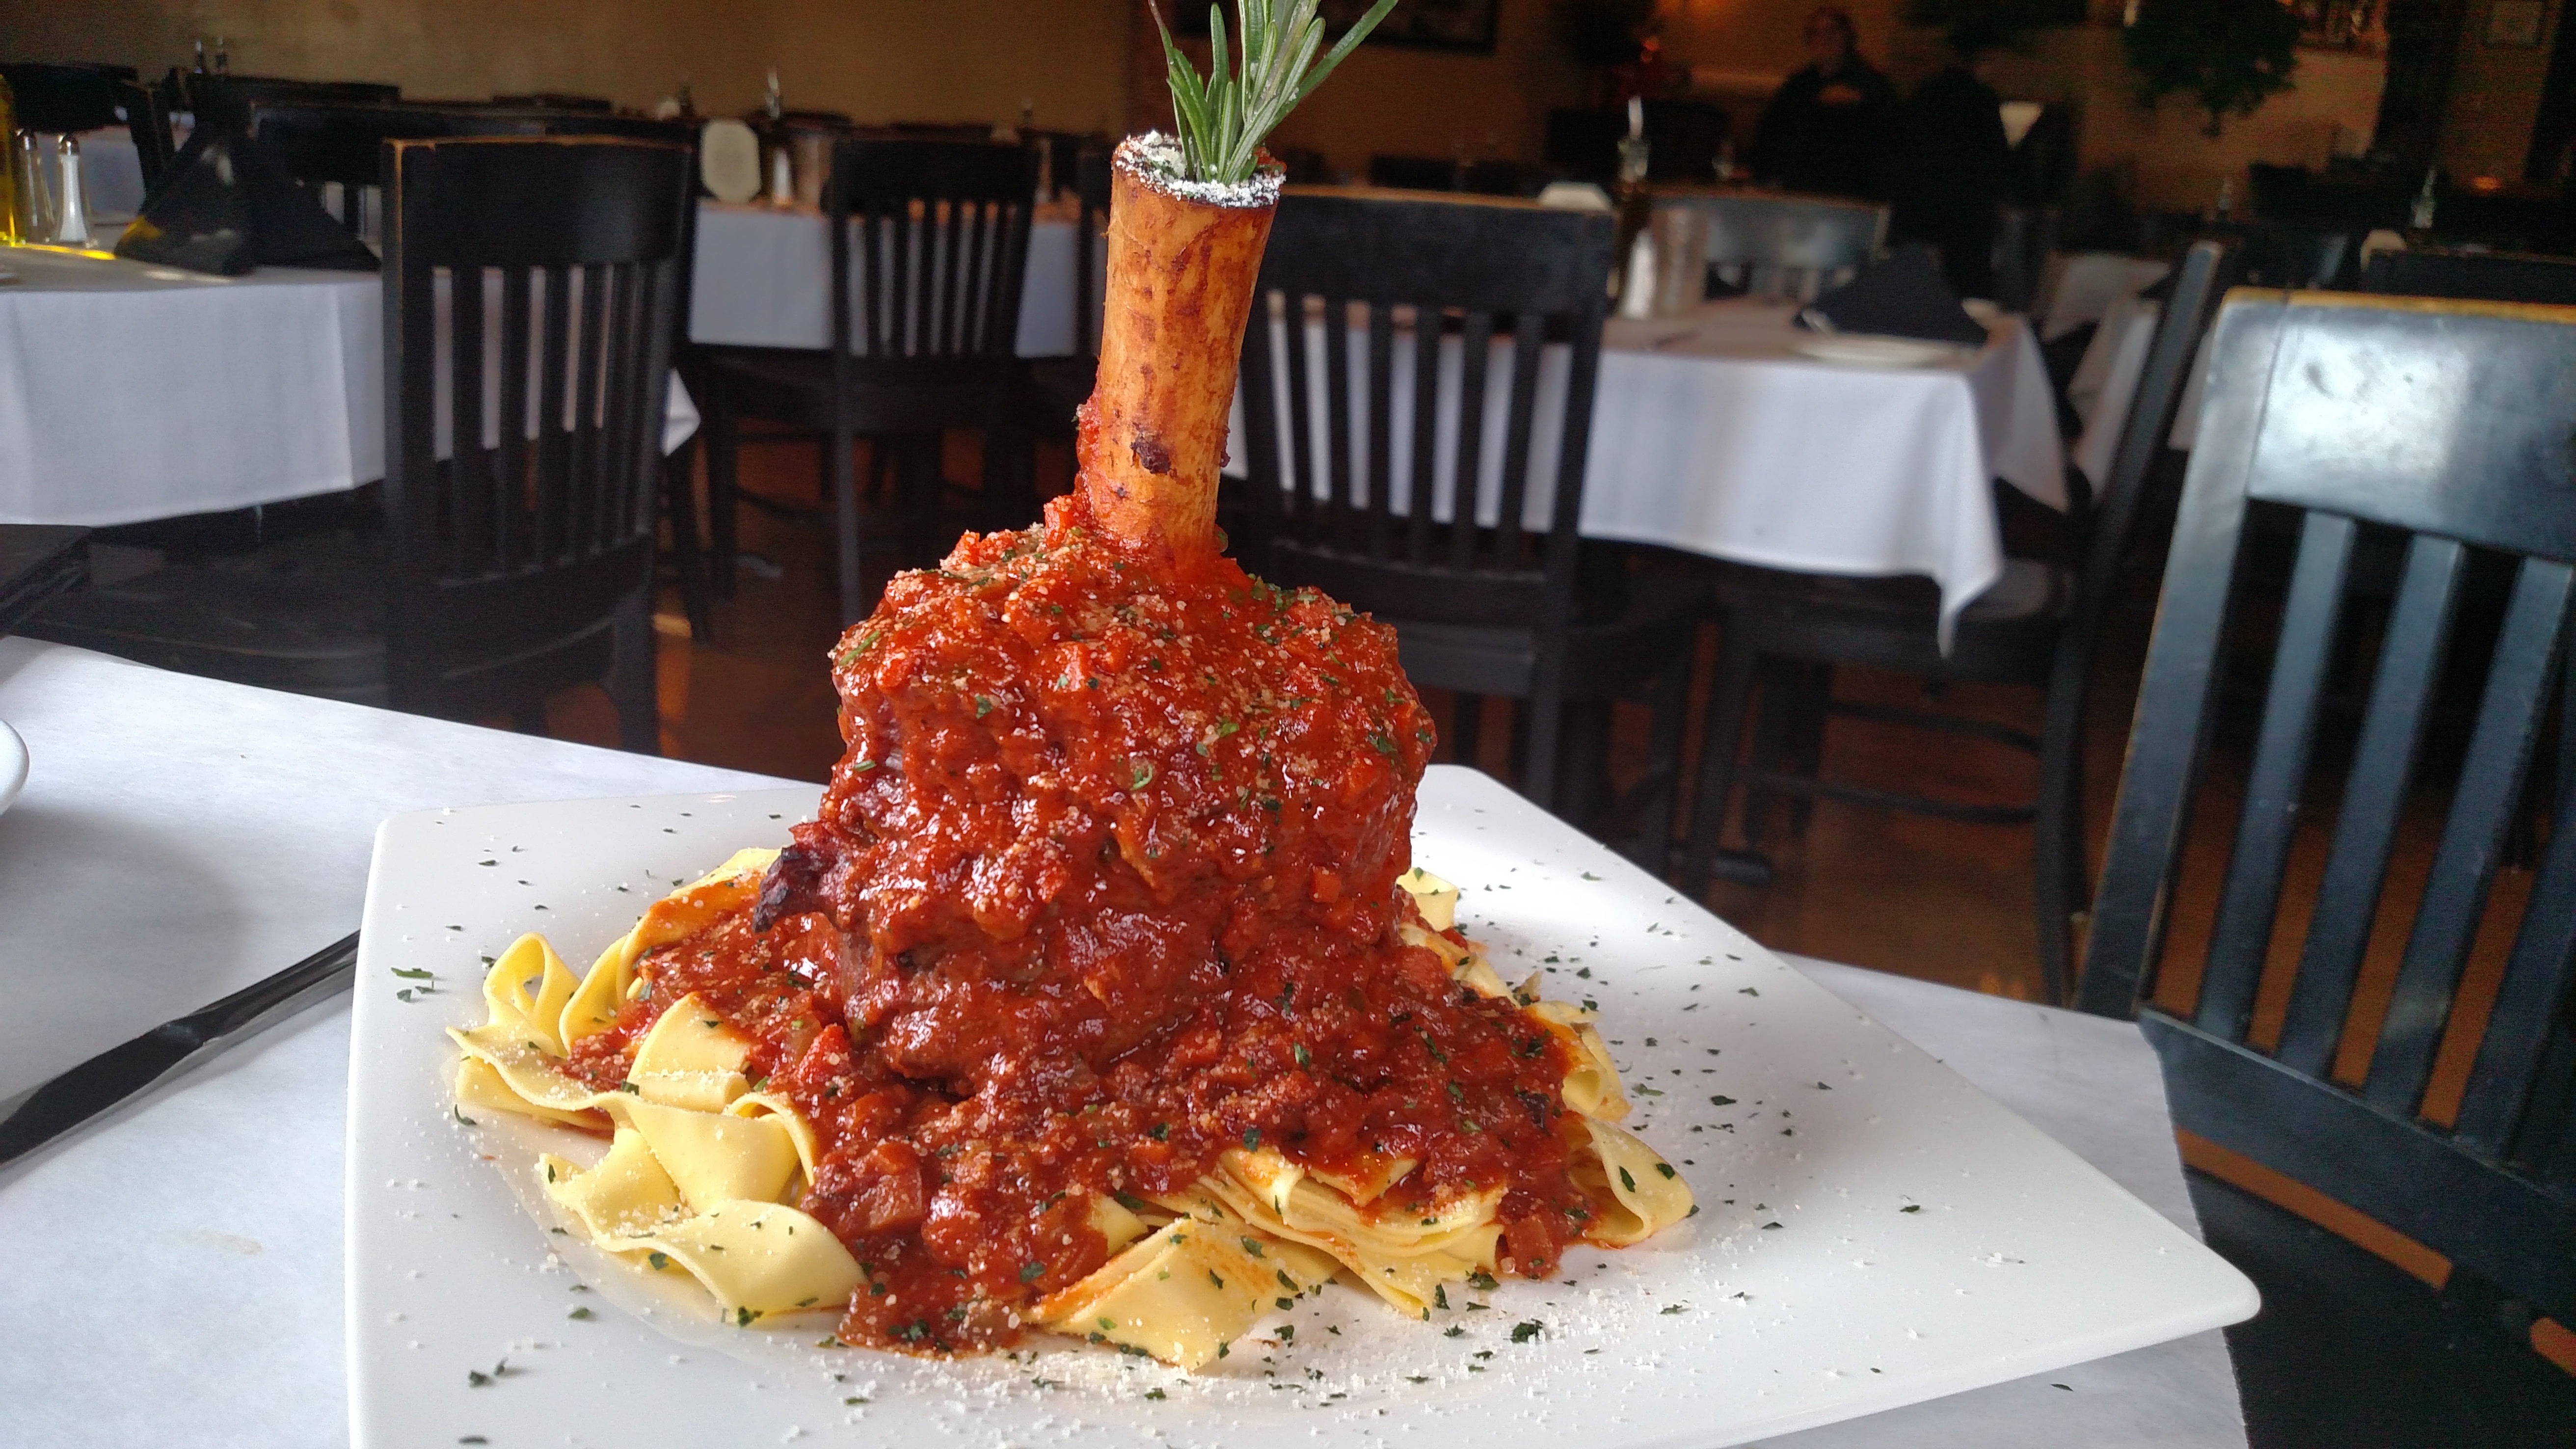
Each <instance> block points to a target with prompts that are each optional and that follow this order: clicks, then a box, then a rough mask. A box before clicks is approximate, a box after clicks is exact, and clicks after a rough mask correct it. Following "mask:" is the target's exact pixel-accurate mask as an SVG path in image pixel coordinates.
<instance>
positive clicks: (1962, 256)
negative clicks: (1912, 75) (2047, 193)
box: [1888, 33, 2012, 297]
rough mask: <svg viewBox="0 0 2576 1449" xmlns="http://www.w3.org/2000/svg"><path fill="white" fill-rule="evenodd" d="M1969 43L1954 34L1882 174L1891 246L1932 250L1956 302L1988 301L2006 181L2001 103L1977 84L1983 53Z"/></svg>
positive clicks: (2008, 155) (1902, 124)
mask: <svg viewBox="0 0 2576 1449" xmlns="http://www.w3.org/2000/svg"><path fill="white" fill-rule="evenodd" d="M1977 40H1978V38H1977V37H1976V36H1974V35H1972V34H1965V33H1954V34H1953V35H1952V37H1951V41H1950V45H1951V55H1952V59H1951V61H1950V64H1949V65H1948V66H1946V67H1944V68H1943V69H1942V70H1941V71H1939V72H1938V73H1936V74H1934V75H1932V76H1931V77H1929V78H1927V79H1926V80H1925V81H1924V82H1923V84H1922V85H1920V86H1918V87H1916V88H1915V91H1914V95H1913V96H1912V98H1910V99H1909V100H1907V101H1906V103H1905V106H1904V109H1903V110H1902V111H1901V112H1899V114H1898V117H1897V123H1896V138H1895V145H1894V146H1892V147H1891V148H1890V153H1889V154H1890V158H1891V161H1892V163H1893V164H1892V165H1891V166H1890V167H1889V170H1888V181H1889V186H1888V190H1889V198H1888V199H1889V200H1891V201H1893V202H1895V203H1896V212H1895V215H1894V216H1893V217H1892V218H1890V231H1891V233H1892V235H1891V240H1895V241H1919V242H1923V243H1926V244H1928V245H1930V246H1932V247H1933V248H1935V249H1937V250H1938V251H1939V252H1940V253H1941V272H1942V275H1943V276H1945V277H1947V278H1948V279H1949V282H1950V288H1951V290H1952V291H1955V292H1957V293H1958V294H1959V295H1960V296H1962V297H1992V296H1993V295H1994V287H1995V262H1994V254H1995V227H1996V224H1997V209H1998V208H1999V207H2001V206H2002V204H2003V202H2004V198H2005V194H2006V192H2007V191H2008V190H2009V188H2010V183H2011V176H2012V143H2011V142H2010V141H2009V140H2007V139H2005V136H2004V121H2003V97H2002V96H2001V95H1999V94H1997V93H1996V91H1995V88H1994V87H1993V86H1990V85H1988V84H1986V83H1985V82H1984V81H1982V80H1980V79H1978V78H1977V71H1976V64H1977V57H1978V56H1979V55H1980V54H1982V53H1984V50H1985V47H1984V46H1982V45H1980V44H1978V43H1977Z"/></svg>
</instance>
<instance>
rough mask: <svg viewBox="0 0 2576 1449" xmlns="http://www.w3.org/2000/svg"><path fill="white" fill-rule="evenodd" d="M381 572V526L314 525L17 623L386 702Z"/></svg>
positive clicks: (178, 665)
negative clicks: (373, 530)
mask: <svg viewBox="0 0 2576 1449" xmlns="http://www.w3.org/2000/svg"><path fill="white" fill-rule="evenodd" d="M386 573H387V552H386V549H385V546H384V540H383V538H382V536H381V535H376V534H353V533H328V534H317V535H311V536H307V537H301V538H293V539H287V540H284V541H282V542H277V543H270V544H264V545H261V546H260V547H257V548H254V549H251V550H248V551H247V552H243V553H238V554H232V555H227V556H223V557H219V558H212V559H207V560H203V561H199V562H190V563H175V564H171V565H169V566H167V567H164V568H160V569H156V570H154V571H152V572H151V573H148V574H144V575H141V576H139V577H136V578H132V579H128V580H125V581H123V582H120V583H115V584H106V585H100V586H95V587H92V588H87V589H81V590H77V591H75V592H73V593H70V594H66V595H64V596H63V597H61V598H59V599H56V600H55V601H54V602H53V603H52V604H51V605H49V606H47V607H46V609H45V610H44V611H43V612H42V613H40V614H38V615H37V616H36V617H35V618H33V619H30V620H28V621H27V622H26V624H25V625H23V626H22V627H21V630H20V632H22V633H25V634H28V635H31V636H33V637H35V638H39V639H50V640H52V641H54V642H56V643H59V644H74V645H78V646H80V647H81V648H84V649H95V650H98V651H99V652H101V653H104V654H114V655H118V656H120V657H122V658H126V659H132V660H136V661H138V662H140V663H144V664H152V665H157V666H159V667H161V668H164V669H175V670H178V671H180V672H182V673H186V674H196V675H203V676H207V677H210V678H216V679H228V680H231V681H233V682H235V683H238V684H255V685H260V686H264V687H267V688H271V689H284V690H290V691H293V692H295V693H298V694H314V695H321V696H324V697H326V698H331V699H345V700H351V701H355V702H358V703H363V704H379V705H380V704H384V703H386V702H387V685H386V670H385V617H386V607H387V604H386V597H385V578H386Z"/></svg>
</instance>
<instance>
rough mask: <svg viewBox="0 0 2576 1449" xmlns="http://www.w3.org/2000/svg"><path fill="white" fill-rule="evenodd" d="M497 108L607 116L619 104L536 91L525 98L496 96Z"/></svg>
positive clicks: (601, 98)
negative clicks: (511, 107) (507, 107)
mask: <svg viewBox="0 0 2576 1449" xmlns="http://www.w3.org/2000/svg"><path fill="white" fill-rule="evenodd" d="M492 104H494V105H496V106H518V107H524V108H526V109H528V110H536V111H581V112H585V113H591V114H600V115H605V114H607V113H609V112H611V111H614V110H616V109H617V103H616V102H615V101H612V100H610V99H609V98H608V97H606V96H577V95H570V94H567V93H565V92H563V91H534V92H531V93H529V94H527V95H523V96H494V97H493V98H492Z"/></svg>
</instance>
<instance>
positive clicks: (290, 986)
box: [0, 931, 358, 1163]
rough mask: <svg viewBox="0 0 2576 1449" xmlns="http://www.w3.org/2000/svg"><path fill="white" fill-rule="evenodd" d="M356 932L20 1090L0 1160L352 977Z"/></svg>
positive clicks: (3, 1130)
mask: <svg viewBox="0 0 2576 1449" xmlns="http://www.w3.org/2000/svg"><path fill="white" fill-rule="evenodd" d="M357 971H358V933H357V932H355V931H351V932H350V933H349V934H347V935H345V936H343V937H341V938H340V939H339V940H337V941H334V942H332V943H331V944H330V945H328V946H325V947H323V948H322V949H321V950H319V951H316V952H314V953H313V954H312V955H310V956H307V957H305V958H304V959H303V960H301V961H298V962H296V963H295V964H294V965H292V966H289V967H287V968H286V969H285V970H283V971H280V972H278V973H277V974H276V975H274V976H271V977H269V978H267V979H266V980H264V981H257V982H253V983H252V984H251V985H248V986H245V987H243V988H242V989H241V990H239V991H236V992H234V993H233V994H232V995H230V996H227V997H225V998H223V999H222V1000H220V1001H217V1002H215V1003H214V1004H212V1005H210V1006H206V1007H203V1008H200V1009H199V1010H196V1011H193V1012H190V1013H189V1014H188V1015H186V1016H182V1017H179V1018H177V1019H175V1020H172V1021H165V1022H163V1023H161V1024H160V1025H159V1026H156V1027H154V1028H152V1029H151V1030H150V1031H147V1032H145V1033H144V1034H143V1035H141V1036H138V1037H136V1038H134V1039H133V1040H132V1041H129V1042H126V1043H124V1044H122V1045H119V1046H113V1047H110V1048H108V1049H107V1050H106V1051H103V1052H100V1053H99V1054H98V1055H97V1056H94V1057H91V1058H90V1059H89V1060H88V1061H85V1062H83V1063H81V1064H80V1065H79V1066H76V1067H74V1068H72V1069H71V1070H70V1071H67V1072H64V1073H63V1074H62V1075H61V1076H58V1077H56V1078H54V1079H53V1080H52V1081H49V1082H47V1083H45V1084H44V1085H43V1086H41V1087H38V1088H36V1089H35V1090H34V1091H33V1092H30V1093H28V1094H27V1095H26V1096H25V1097H24V1098H22V1099H21V1100H20V1102H19V1104H18V1108H17V1110H16V1111H13V1112H11V1113H10V1114H9V1116H8V1118H7V1119H6V1120H0V1163H9V1162H13V1161H15V1160H17V1159H18V1158H20V1157H23V1156H25V1155H26V1154H27V1153H29V1152H32V1151H34V1150H35V1149H37V1148H39V1147H41V1146H43V1145H44V1144H46V1143H48V1142H51V1141H53V1140H54V1139H55V1138H57V1137H60V1136H61V1135H63V1134H64V1133H65V1132H68V1131H70V1130H71V1129H73V1128H74V1127H77V1126H79V1125H80V1124H82V1123H83V1122H86V1121H88V1120H89V1119H90V1118H92V1117H95V1116H97V1115H98V1114H99V1113H101V1112H104V1111H106V1110H107V1109H108V1108H110V1107H113V1106H115V1105H116V1104H117V1103H119V1102H122V1101H124V1100H125V1099H126V1098H128V1097H131V1096H133V1095H134V1094H135V1093H137V1092H140V1091H142V1090H143V1089H144V1088H146V1087H149V1086H151V1085H152V1084H153V1083H155V1082H158V1081H160V1080H161V1079H162V1078H164V1077H167V1076H170V1075H171V1074H173V1073H175V1072H178V1071H181V1070H184V1069H185V1068H187V1067H189V1066H190V1065H193V1064H194V1063H197V1062H199V1061H202V1060H204V1059H206V1058H208V1057H211V1056H214V1055H215V1054H217V1053H219V1052H221V1051H223V1050H224V1049H225V1048H226V1047H229V1046H232V1045H233V1044H235V1043H237V1042H240V1041H243V1040H246V1039H248V1038H249V1037H252V1036H254V1035H256V1034H258V1032H259V1031H260V1030H261V1028H263V1027H267V1026H271V1025H274V1024H275V1023H277V1022H279V1021H283V1020H285V1019H286V1018H287V1017H288V1016H291V1015H293V1014H294V1013H295V1012H296V1011H297V1010H300V1009H301V1008H303V1007H305V1006H309V1005H311V1004H312V1003H314V1002H316V1001H319V1000H321V999H322V998H323V997H326V996H333V995H337V994H338V993H340V992H342V991H345V990H347V989H349V986H350V983H352V982H353V981H355V980H356V979H357Z"/></svg>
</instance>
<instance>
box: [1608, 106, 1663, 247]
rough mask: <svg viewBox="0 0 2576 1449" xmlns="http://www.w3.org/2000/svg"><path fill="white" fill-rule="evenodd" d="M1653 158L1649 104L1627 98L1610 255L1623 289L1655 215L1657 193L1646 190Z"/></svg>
mask: <svg viewBox="0 0 2576 1449" xmlns="http://www.w3.org/2000/svg"><path fill="white" fill-rule="evenodd" d="M1650 160H1651V157H1650V155H1649V153H1648V150H1647V146H1646V103H1645V100H1644V99H1643V98H1642V97H1639V96H1630V97H1629V98H1628V134H1627V135H1625V136H1622V137H1620V138H1619V194H1618V199H1617V212H1618V217H1619V230H1618V239H1617V242H1616V245H1615V248H1614V249H1613V250H1612V252H1611V253H1610V255H1611V257H1612V258H1613V259H1614V267H1613V281H1614V283H1615V284H1617V285H1620V286H1622V287H1624V285H1625V283H1624V281H1623V280H1621V278H1620V275H1619V274H1620V273H1621V272H1623V271H1624V270H1626V269H1627V267H1628V264H1629V262H1630V260H1631V258H1632V256H1633V254H1634V252H1635V250H1636V244H1637V238H1638V237H1640V236H1643V235H1645V233H1646V228H1647V227H1648V225H1649V224H1650V223H1652V222H1653V220H1654V216H1655V198H1654V194H1653V193H1652V192H1650V191H1648V190H1647V189H1646V172H1647V170H1648V164H1649V161H1650Z"/></svg>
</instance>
